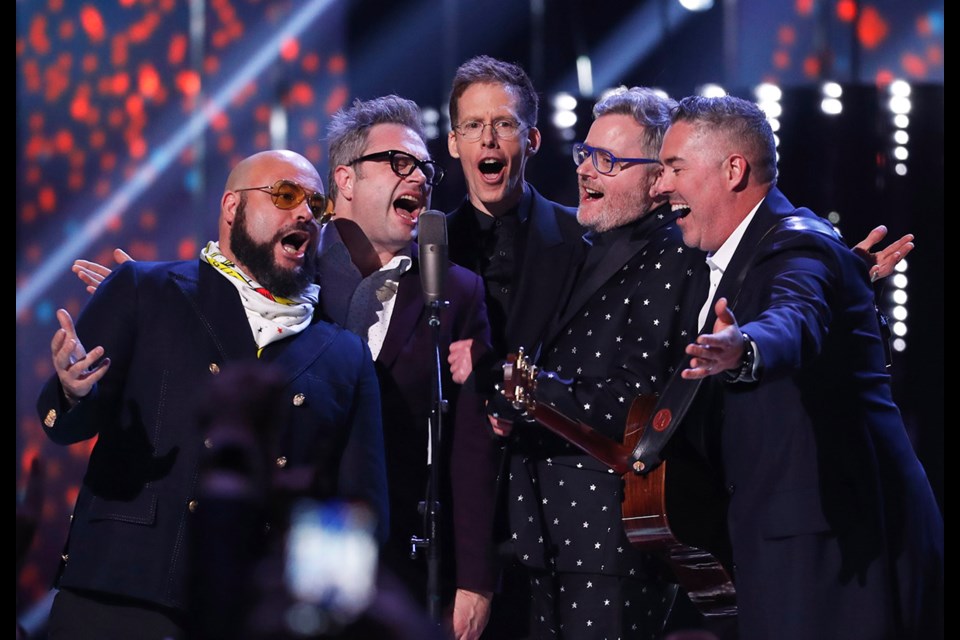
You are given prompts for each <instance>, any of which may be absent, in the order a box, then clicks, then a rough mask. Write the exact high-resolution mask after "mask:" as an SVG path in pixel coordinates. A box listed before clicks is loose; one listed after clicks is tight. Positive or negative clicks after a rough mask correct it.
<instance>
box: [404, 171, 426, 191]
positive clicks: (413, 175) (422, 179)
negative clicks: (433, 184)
mask: <svg viewBox="0 0 960 640" xmlns="http://www.w3.org/2000/svg"><path fill="white" fill-rule="evenodd" d="M405 179H406V180H410V181H411V182H415V183H416V184H418V185H420V186H421V187H426V186H428V185H427V174H426V173H425V172H424V170H423V169H422V168H421V167H414V168H413V171H411V172H410V175H408V176H407V177H406V178H405Z"/></svg>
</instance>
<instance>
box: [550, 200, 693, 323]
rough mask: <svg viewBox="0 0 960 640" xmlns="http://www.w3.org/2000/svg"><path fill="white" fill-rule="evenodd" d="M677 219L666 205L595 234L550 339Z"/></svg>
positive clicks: (567, 290)
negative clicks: (665, 227)
mask: <svg viewBox="0 0 960 640" xmlns="http://www.w3.org/2000/svg"><path fill="white" fill-rule="evenodd" d="M676 218H677V214H676V213H674V212H672V211H671V210H670V207H669V205H663V206H660V207H657V208H656V209H654V210H653V211H651V212H650V213H648V214H647V215H645V216H643V217H642V218H639V219H638V220H635V221H634V222H631V223H629V224H626V225H623V226H621V227H617V228H615V229H611V230H609V231H606V232H604V233H601V234H591V235H590V242H591V244H592V246H591V247H590V248H589V249H588V250H587V256H586V258H585V259H584V261H583V265H582V266H581V268H580V270H579V272H578V270H576V269H573V270H571V274H570V277H569V278H568V279H567V282H566V285H565V286H564V295H563V296H562V297H561V300H567V304H566V306H565V307H564V308H563V313H562V314H561V315H560V317H559V318H558V319H557V321H556V322H555V323H554V324H553V325H552V326H551V331H550V337H551V338H552V337H553V335H555V332H556V331H559V330H560V329H562V328H563V327H564V326H566V324H567V323H568V322H569V321H570V319H571V318H572V317H573V316H574V315H576V314H577V312H578V311H580V310H581V309H582V308H583V306H584V305H586V304H587V302H589V301H590V298H592V297H593V294H594V293H596V291H597V290H598V289H600V287H602V286H603V284H604V283H605V282H607V281H608V280H609V279H610V278H611V277H613V275H614V274H615V273H617V272H618V271H619V270H620V269H622V268H623V266H624V265H625V264H627V262H629V261H630V259H631V258H633V256H635V255H637V253H639V252H640V251H642V250H643V248H644V247H645V246H646V245H647V244H648V243H649V242H650V236H651V234H652V233H653V232H654V231H655V230H656V229H659V228H660V227H662V226H664V225H667V224H671V223H673V222H674V221H675V220H676Z"/></svg>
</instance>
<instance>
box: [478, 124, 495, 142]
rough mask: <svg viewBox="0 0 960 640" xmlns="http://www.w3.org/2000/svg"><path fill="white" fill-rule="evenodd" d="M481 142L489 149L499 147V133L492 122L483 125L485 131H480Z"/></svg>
mask: <svg viewBox="0 0 960 640" xmlns="http://www.w3.org/2000/svg"><path fill="white" fill-rule="evenodd" d="M480 142H481V143H482V144H483V145H484V146H488V147H495V146H497V132H496V130H495V129H494V128H493V123H492V122H488V123H485V124H484V125H483V129H482V130H481V131H480Z"/></svg>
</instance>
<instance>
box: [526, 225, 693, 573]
mask: <svg viewBox="0 0 960 640" xmlns="http://www.w3.org/2000/svg"><path fill="white" fill-rule="evenodd" d="M675 218H676V215H675V214H673V213H672V212H671V211H670V210H669V207H661V208H658V209H656V210H654V211H652V212H650V213H649V214H647V215H646V216H644V217H643V218H641V219H640V220H638V221H637V222H634V223H632V224H630V225H627V226H624V227H620V228H618V229H615V230H612V231H609V232H607V233H604V234H601V235H600V236H599V237H598V238H597V239H596V240H595V242H594V246H593V247H591V249H590V251H589V253H588V256H587V259H586V262H585V263H584V266H583V269H582V272H581V274H580V275H579V277H578V279H576V280H571V282H569V283H568V286H567V290H568V294H567V297H568V298H569V302H568V303H567V304H566V305H564V306H563V307H562V311H561V312H560V314H559V316H558V318H557V320H556V322H554V323H552V325H551V328H550V330H549V331H548V333H547V335H546V341H545V343H544V349H543V351H542V357H541V361H540V363H539V364H540V365H541V366H542V368H543V369H544V372H543V373H542V374H541V376H540V378H539V379H538V380H539V381H538V385H537V391H536V397H537V401H538V402H540V403H546V404H549V405H552V406H554V407H555V408H557V409H559V410H560V411H561V412H562V413H564V414H566V415H567V416H568V417H570V418H573V419H575V420H580V421H582V422H584V423H586V424H588V425H590V426H592V427H593V428H595V429H597V430H598V431H601V432H602V433H604V434H605V435H607V436H609V437H611V438H614V439H617V440H620V439H622V437H623V431H624V426H625V424H626V417H627V412H628V410H629V407H630V404H631V402H632V400H633V398H634V397H635V396H636V395H639V394H648V395H649V394H653V393H656V392H659V391H660V390H661V389H662V388H663V387H664V385H666V382H667V380H668V379H669V374H670V372H671V370H672V367H673V366H674V365H675V364H676V363H678V362H679V361H680V358H681V354H682V351H683V348H684V346H685V345H686V343H687V342H689V341H690V340H691V339H692V336H693V332H692V331H691V329H690V327H691V325H692V323H693V322H694V318H695V316H696V313H697V312H698V311H699V305H698V303H697V300H698V295H697V293H698V292H699V291H704V290H705V285H704V284H703V283H704V282H705V281H706V280H705V273H704V272H705V267H704V263H703V254H702V253H700V252H699V251H693V250H690V249H687V248H686V247H684V246H683V243H682V239H681V235H680V230H679V229H678V228H677V226H676V224H675V222H674V220H675ZM548 372H549V374H552V375H549V376H548ZM513 433H514V437H515V438H516V439H517V442H516V444H515V446H514V455H513V457H512V460H511V471H512V477H511V481H510V500H509V501H508V504H509V509H510V526H511V534H516V539H517V553H518V556H519V557H521V558H522V559H523V561H524V563H525V564H528V565H531V566H534V567H540V568H543V567H546V566H549V565H548V564H547V559H546V558H548V557H549V556H551V555H552V556H554V557H555V560H556V566H557V569H558V570H559V571H562V572H583V573H604V574H610V575H622V576H627V575H635V576H636V577H639V576H640V574H639V573H635V572H637V570H638V567H640V565H641V562H642V561H641V558H640V555H639V552H638V551H637V550H636V549H635V548H633V547H632V546H631V544H630V543H629V541H627V539H626V536H625V533H624V527H623V524H622V522H621V507H620V505H621V502H622V498H623V494H622V481H621V479H620V477H619V476H618V475H616V474H613V473H610V470H609V469H608V468H607V467H606V466H604V465H603V464H601V463H600V462H598V461H596V460H595V459H593V458H592V457H590V456H588V455H586V454H583V453H581V452H580V450H579V449H576V448H574V447H572V446H571V445H568V444H567V443H566V442H564V441H561V440H560V439H559V438H557V437H555V436H553V435H552V434H549V433H547V432H546V431H545V430H544V429H543V428H541V427H539V426H536V425H521V426H518V427H515V428H514V430H513ZM651 588H653V585H652V584H651Z"/></svg>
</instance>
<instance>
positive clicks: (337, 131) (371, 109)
mask: <svg viewBox="0 0 960 640" xmlns="http://www.w3.org/2000/svg"><path fill="white" fill-rule="evenodd" d="M378 124H399V125H403V126H404V127H407V128H408V129H410V130H411V131H413V132H414V133H416V134H417V136H419V137H420V139H421V140H423V141H424V144H426V135H425V134H424V131H423V123H422V122H421V119H420V107H418V106H417V103H416V102H414V101H413V100H408V99H407V98H401V97H400V96H398V95H394V94H391V95H387V96H381V97H379V98H372V99H370V100H360V99H359V98H358V99H356V100H354V101H353V104H352V105H350V108H349V109H341V110H340V111H337V112H336V113H335V114H333V117H332V118H331V119H330V124H329V125H328V126H327V143H328V145H329V148H330V151H329V161H330V177H329V180H328V185H327V189H328V190H329V192H330V197H331V198H336V196H337V183H336V181H335V180H334V178H333V174H334V170H335V169H336V168H337V167H338V166H340V165H346V164H349V163H350V162H352V161H353V160H356V159H357V158H359V157H360V156H361V155H363V152H364V149H366V147H367V138H368V136H369V135H370V129H371V128H372V127H373V126H374V125H378Z"/></svg>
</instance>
